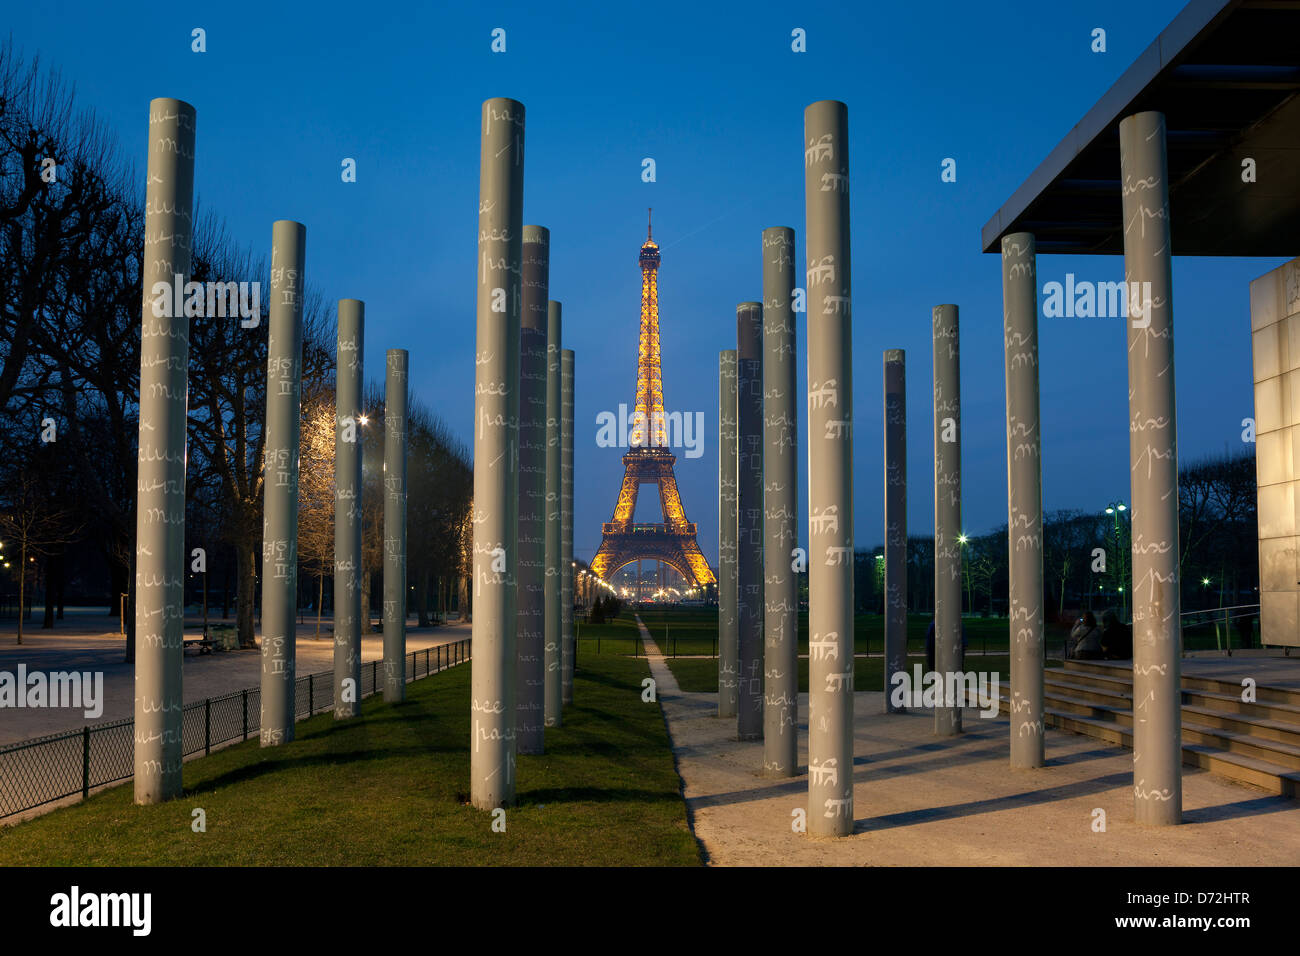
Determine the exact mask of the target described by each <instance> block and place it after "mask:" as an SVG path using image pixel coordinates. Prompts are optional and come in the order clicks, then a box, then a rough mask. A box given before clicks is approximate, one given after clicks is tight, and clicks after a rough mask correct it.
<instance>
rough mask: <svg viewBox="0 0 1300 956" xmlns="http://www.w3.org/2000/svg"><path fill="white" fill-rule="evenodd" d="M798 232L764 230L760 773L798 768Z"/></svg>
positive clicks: (784, 773) (786, 774)
mask: <svg viewBox="0 0 1300 956" xmlns="http://www.w3.org/2000/svg"><path fill="white" fill-rule="evenodd" d="M794 254H795V248H794V230H793V229H789V228H786V227H784V226H777V227H773V228H771V229H764V230H763V550H764V555H763V637H764V640H763V680H764V683H763V773H764V774H765V775H766V776H769V777H793V776H794V775H795V774H796V773H798V765H799V729H798V728H799V660H798V650H799V643H798V641H799V582H798V578H797V577H796V575H795V573H794V570H793V568H792V567H791V565H792V562H793V561H794V549H795V548H797V547H798V546H799V534H798V530H797V523H796V522H797V519H798V515H799V504H798V502H799V499H798V487H799V454H798V453H799V441H798V436H799V424H798V422H799V411H798V408H799V406H798V399H797V398H796V392H797V391H798V382H797V376H798V370H797V368H796V366H795V317H794V303H793V302H792V300H791V293H792V292H793V290H794V286H795V278H794Z"/></svg>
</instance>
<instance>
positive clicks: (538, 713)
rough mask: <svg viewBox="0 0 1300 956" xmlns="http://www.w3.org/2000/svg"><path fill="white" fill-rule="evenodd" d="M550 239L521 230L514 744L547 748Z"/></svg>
mask: <svg viewBox="0 0 1300 956" xmlns="http://www.w3.org/2000/svg"><path fill="white" fill-rule="evenodd" d="M550 247H551V234H550V232H549V230H547V229H546V228H545V227H544V226H524V246H523V248H524V253H523V255H524V264H523V269H524V271H523V277H522V280H521V282H522V287H523V292H522V294H523V306H522V311H521V319H520V330H519V589H518V594H519V597H518V607H519V609H518V619H519V631H518V642H519V644H518V655H517V657H516V660H517V662H518V664H517V668H516V671H515V692H516V694H517V700H518V704H517V708H516V712H517V720H518V728H517V730H516V739H517V745H518V749H519V753H521V754H539V753H542V752H543V750H544V741H543V734H544V725H545V719H546V662H545V659H544V657H545V644H546V593H545V582H546V327H547V322H548V316H547V298H546V296H547V289H548V287H549V285H550V255H551V248H550Z"/></svg>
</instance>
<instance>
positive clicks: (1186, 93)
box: [981, 0, 1300, 257]
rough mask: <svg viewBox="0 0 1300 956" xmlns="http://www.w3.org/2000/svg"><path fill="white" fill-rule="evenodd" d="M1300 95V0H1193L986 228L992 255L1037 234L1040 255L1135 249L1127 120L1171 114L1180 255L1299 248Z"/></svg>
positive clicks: (1173, 212)
mask: <svg viewBox="0 0 1300 956" xmlns="http://www.w3.org/2000/svg"><path fill="white" fill-rule="evenodd" d="M1298 92H1300V0H1192V2H1191V3H1189V4H1188V5H1187V7H1185V8H1184V9H1183V11H1182V12H1181V13H1180V14H1178V16H1177V17H1176V18H1175V19H1174V21H1173V23H1171V24H1170V25H1169V26H1168V27H1167V28H1166V29H1165V30H1164V32H1162V33H1161V34H1160V36H1158V37H1157V38H1156V40H1155V42H1154V43H1152V44H1151V45H1150V46H1149V47H1147V49H1146V51H1145V52H1143V53H1142V55H1141V56H1139V57H1138V58H1137V60H1136V62H1134V64H1133V65H1132V66H1131V67H1129V68H1128V70H1127V71H1125V73H1124V75H1123V76H1121V77H1120V78H1119V80H1118V82H1116V83H1115V85H1114V86H1112V87H1111V88H1110V89H1109V90H1108V91H1107V92H1106V94H1105V95H1104V96H1103V97H1102V98H1101V99H1100V100H1098V101H1097V104H1096V105H1095V106H1093V108H1092V109H1091V110H1089V111H1088V113H1087V115H1085V116H1084V117H1083V119H1082V120H1080V121H1079V123H1078V124H1077V125H1076V126H1075V127H1074V128H1073V129H1072V130H1070V132H1069V134H1068V135H1067V136H1066V137H1065V138H1064V139H1063V140H1061V142H1060V143H1059V144H1057V146H1056V148H1055V149H1053V150H1052V152H1051V153H1050V154H1049V155H1048V157H1047V159H1045V160H1044V161H1043V162H1042V164H1041V165H1039V167H1038V168H1037V169H1036V170H1034V172H1033V174H1032V175H1031V176H1030V177H1029V178H1028V179H1027V180H1025V182H1024V183H1023V184H1022V185H1021V186H1020V188H1019V189H1017V190H1016V191H1015V193H1013V194H1012V196H1011V198H1010V199H1009V200H1008V201H1007V203H1006V205H1004V206H1003V207H1002V208H1001V209H1000V210H998V212H997V214H996V215H995V216H994V217H993V218H992V219H990V220H989V221H988V223H987V224H985V226H984V229H983V233H982V236H981V240H982V245H983V249H984V251H985V252H998V251H999V250H1000V248H1001V246H1000V243H1001V239H1002V237H1003V236H1004V235H1006V234H1008V233H1012V232H1032V233H1034V235H1035V237H1036V240H1037V247H1038V251H1039V252H1040V253H1102V254H1119V253H1122V252H1123V251H1124V243H1123V231H1122V222H1121V220H1122V207H1121V199H1120V180H1119V121H1120V120H1121V119H1123V118H1124V117H1125V116H1129V115H1131V114H1133V113H1136V112H1141V111H1143V110H1159V111H1160V112H1162V113H1164V114H1165V122H1166V128H1167V142H1168V156H1169V182H1170V195H1169V206H1170V209H1169V217H1170V227H1171V230H1172V234H1173V253H1174V255H1181V256H1286V257H1294V256H1297V255H1300V97H1298V96H1297V95H1296V94H1297V93H1298ZM1247 158H1251V159H1254V160H1255V163H1256V169H1255V176H1256V181H1255V182H1253V183H1247V182H1243V181H1242V171H1243V170H1242V161H1243V160H1245V159H1247Z"/></svg>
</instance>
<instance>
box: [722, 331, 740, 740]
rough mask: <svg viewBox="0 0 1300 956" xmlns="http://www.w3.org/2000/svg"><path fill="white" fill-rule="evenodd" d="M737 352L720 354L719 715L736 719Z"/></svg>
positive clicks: (737, 687) (737, 655)
mask: <svg viewBox="0 0 1300 956" xmlns="http://www.w3.org/2000/svg"><path fill="white" fill-rule="evenodd" d="M737 587H738V581H737V578H736V350H735V349H726V350H724V351H723V352H721V353H720V354H719V355H718V716H719V717H735V716H736V703H737V698H738V693H739V680H738V678H739V676H740V664H739V647H738V642H739V640H740V621H739V618H737V616H736V592H737Z"/></svg>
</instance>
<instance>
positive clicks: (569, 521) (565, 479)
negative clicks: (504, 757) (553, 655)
mask: <svg viewBox="0 0 1300 956" xmlns="http://www.w3.org/2000/svg"><path fill="white" fill-rule="evenodd" d="M560 573H561V578H560V582H561V583H560V633H561V634H562V635H563V636H564V644H563V651H562V659H563V661H564V675H563V679H562V680H561V682H560V690H561V694H562V697H563V700H564V706H565V707H568V706H569V705H570V704H572V703H573V665H574V652H575V651H576V648H575V647H574V646H573V349H561V350H560Z"/></svg>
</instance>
